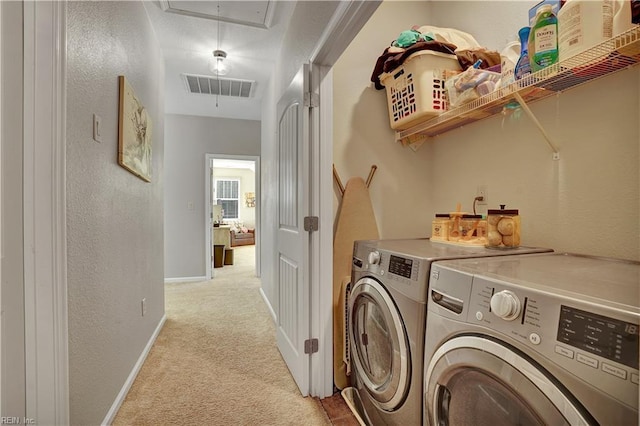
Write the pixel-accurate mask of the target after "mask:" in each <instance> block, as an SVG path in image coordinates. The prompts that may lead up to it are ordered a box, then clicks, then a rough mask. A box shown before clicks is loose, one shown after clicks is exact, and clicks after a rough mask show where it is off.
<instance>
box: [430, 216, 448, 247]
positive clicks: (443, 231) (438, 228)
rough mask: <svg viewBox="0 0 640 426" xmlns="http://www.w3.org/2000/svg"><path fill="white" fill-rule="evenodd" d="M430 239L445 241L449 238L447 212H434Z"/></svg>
mask: <svg viewBox="0 0 640 426" xmlns="http://www.w3.org/2000/svg"><path fill="white" fill-rule="evenodd" d="M431 239H432V240H435V241H447V240H448V239H449V214H448V213H436V217H435V218H434V219H433V221H432V222H431Z"/></svg>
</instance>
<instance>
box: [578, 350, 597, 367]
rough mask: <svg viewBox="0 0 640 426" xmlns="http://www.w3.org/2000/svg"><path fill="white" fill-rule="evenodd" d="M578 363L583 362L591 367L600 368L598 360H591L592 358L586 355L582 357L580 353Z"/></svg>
mask: <svg viewBox="0 0 640 426" xmlns="http://www.w3.org/2000/svg"><path fill="white" fill-rule="evenodd" d="M576 361H578V362H581V363H583V364H586V365H588V366H589V367H593V368H598V360H597V359H595V358H591V357H589V356H586V355H582V354H580V353H579V354H577V355H576Z"/></svg>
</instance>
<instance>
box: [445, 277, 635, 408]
mask: <svg viewBox="0 0 640 426" xmlns="http://www.w3.org/2000/svg"><path fill="white" fill-rule="evenodd" d="M470 289H471V294H470V295H469V299H467V303H468V306H466V307H464V309H463V311H466V318H467V322H468V323H473V324H477V325H480V326H483V327H486V328H489V329H491V330H495V331H497V332H499V333H501V334H503V335H506V336H509V337H510V338H512V339H515V340H517V341H518V342H520V343H521V344H524V345H526V346H527V347H528V348H530V349H531V350H533V351H536V352H538V353H540V354H542V355H543V356H544V357H546V358H548V359H550V360H551V361H553V362H554V363H556V364H558V365H560V366H562V367H563V368H564V369H566V370H569V371H571V372H572V373H573V374H575V375H576V376H578V377H581V378H583V379H585V380H587V381H589V382H591V383H598V384H599V386H600V387H601V389H603V390H604V391H605V392H607V393H609V394H611V395H613V396H615V397H616V398H617V399H619V400H621V401H623V402H625V403H627V404H629V405H630V406H636V407H637V404H638V378H639V377H638V356H639V350H638V348H639V338H638V330H639V318H638V317H637V316H633V315H631V314H627V315H625V314H623V313H620V312H615V313H614V312H608V311H606V310H605V309H603V308H599V307H597V306H592V305H586V304H585V303H584V302H582V301H580V300H576V299H563V298H561V297H559V296H554V295H550V294H548V293H542V292H538V291H534V290H531V289H527V288H521V287H516V286H510V285H505V284H503V283H501V282H494V281H489V280H486V279H484V278H482V277H473V279H472V285H471V287H470ZM443 290H444V288H443ZM463 315H464V312H463Z"/></svg>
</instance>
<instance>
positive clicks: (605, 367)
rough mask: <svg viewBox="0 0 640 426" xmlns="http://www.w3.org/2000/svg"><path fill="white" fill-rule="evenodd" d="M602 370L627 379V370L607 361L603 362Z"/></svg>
mask: <svg viewBox="0 0 640 426" xmlns="http://www.w3.org/2000/svg"><path fill="white" fill-rule="evenodd" d="M602 371H604V372H605V373H609V374H611V375H613V376H616V377H620V378H621V379H625V380H626V379H627V372H626V371H625V370H623V369H622V368H618V367H616V366H615V365H611V364H607V363H606V362H603V363H602Z"/></svg>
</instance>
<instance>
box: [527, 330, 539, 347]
mask: <svg viewBox="0 0 640 426" xmlns="http://www.w3.org/2000/svg"><path fill="white" fill-rule="evenodd" d="M540 340H541V339H540V335H539V334H538V333H531V334H530V335H529V341H530V342H531V343H533V344H534V345H539V344H540Z"/></svg>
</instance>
